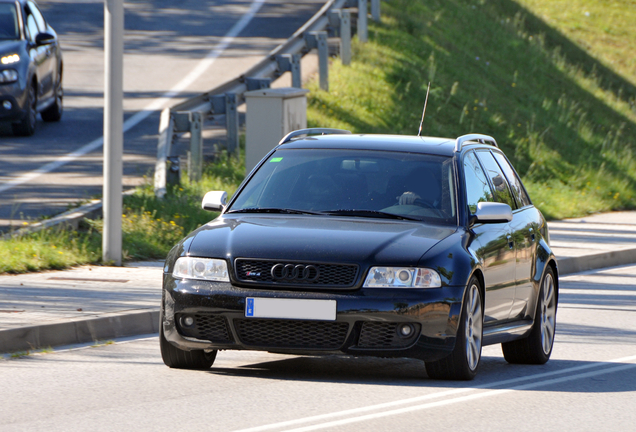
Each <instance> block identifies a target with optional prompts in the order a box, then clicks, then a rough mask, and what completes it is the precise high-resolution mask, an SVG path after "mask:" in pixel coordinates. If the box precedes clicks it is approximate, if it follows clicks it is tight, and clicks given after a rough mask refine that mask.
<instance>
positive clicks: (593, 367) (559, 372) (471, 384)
mask: <svg viewBox="0 0 636 432" xmlns="http://www.w3.org/2000/svg"><path fill="white" fill-rule="evenodd" d="M622 366H624V369H623V370H622V371H615V372H607V373H601V372H602V371H604V370H606V371H609V370H610V369H614V368H618V367H622ZM635 369H636V364H633V363H613V362H588V361H575V360H550V361H549V362H548V363H547V364H545V365H510V364H508V363H506V361H505V360H504V359H503V358H498V357H484V358H483V359H482V364H481V366H480V370H479V373H478V375H477V378H475V380H473V381H437V380H430V379H428V377H427V375H426V371H425V369H424V363H423V362H422V361H419V360H414V359H381V358H354V357H348V356H331V357H295V358H286V359H281V360H277V361H268V362H263V363H254V364H250V365H245V366H240V367H237V368H219V367H213V368H212V369H211V371H210V372H209V374H214V375H226V376H235V377H246V378H261V379H274V380H289V381H307V382H332V383H342V384H363V385H387V386H396V385H399V386H405V387H435V388H439V387H442V388H449V389H454V388H479V389H516V390H526V389H524V388H522V387H523V386H524V385H528V383H532V384H531V385H530V387H531V388H528V389H527V390H533V391H551V392H585V393H604V392H632V391H636V374H635V373H634V370H635ZM595 372H596V373H595ZM585 373H588V375H590V376H582V377H579V378H573V379H571V380H562V381H564V382H552V380H557V379H559V378H563V377H569V376H573V375H577V374H585ZM619 373H620V374H621V375H618V374H619ZM590 383H593V385H590Z"/></svg>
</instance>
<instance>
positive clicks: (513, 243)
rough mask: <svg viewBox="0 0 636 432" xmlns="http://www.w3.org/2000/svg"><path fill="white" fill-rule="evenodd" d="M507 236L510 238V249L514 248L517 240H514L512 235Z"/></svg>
mask: <svg viewBox="0 0 636 432" xmlns="http://www.w3.org/2000/svg"><path fill="white" fill-rule="evenodd" d="M506 238H507V239H508V247H509V248H510V249H514V247H515V242H514V241H513V240H512V237H511V236H507V237H506Z"/></svg>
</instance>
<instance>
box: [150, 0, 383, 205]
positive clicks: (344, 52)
mask: <svg viewBox="0 0 636 432" xmlns="http://www.w3.org/2000/svg"><path fill="white" fill-rule="evenodd" d="M369 2H370V3H371V17H372V19H373V20H375V21H379V20H380V0H329V1H327V2H326V3H325V5H324V6H323V7H322V8H321V9H320V10H319V11H318V12H317V13H316V14H315V15H314V16H313V17H312V18H311V19H310V20H309V21H307V22H306V23H305V25H303V26H302V27H301V28H300V29H298V30H297V31H296V32H295V33H294V34H293V35H292V36H291V37H290V38H289V39H287V41H285V42H284V43H283V44H281V45H279V46H278V47H277V48H275V49H274V50H272V51H271V52H270V53H269V54H268V55H267V56H266V57H265V58H264V59H263V60H261V61H260V62H259V63H258V64H256V65H255V66H254V67H252V68H251V69H249V70H248V71H247V72H245V73H243V74H241V75H239V76H237V77H236V78H234V79H232V80H230V81H228V82H226V83H224V84H222V85H220V86H218V87H215V88H214V89H212V90H210V91H208V92H206V93H203V94H200V95H197V96H194V97H192V98H190V99H188V100H186V101H184V102H181V103H180V104H177V105H175V106H173V107H171V108H166V109H164V110H163V111H162V112H161V120H160V122H159V141H158V143H157V162H156V165H155V176H154V189H155V194H156V196H157V197H159V198H162V197H163V196H164V195H165V194H166V185H167V183H168V182H170V180H171V178H172V180H173V181H174V177H176V176H175V174H176V173H178V172H179V155H175V154H173V152H174V150H175V148H174V147H175V146H174V143H175V140H176V138H177V137H178V136H179V134H181V133H187V132H189V133H190V152H189V155H188V165H189V169H188V175H189V177H190V179H191V180H198V179H200V178H201V167H202V147H203V144H202V128H203V124H204V122H205V121H206V120H222V119H223V117H225V128H226V131H227V150H228V151H229V152H234V151H236V150H238V143H239V114H238V107H239V106H240V105H241V104H242V103H244V102H245V99H244V97H243V94H244V93H245V92H247V91H251V90H259V89H263V88H268V87H270V85H271V83H272V82H273V81H274V80H276V79H277V78H279V77H280V76H281V75H283V74H284V73H285V72H291V76H292V87H297V88H301V69H300V60H301V58H302V57H303V56H304V55H305V54H307V53H309V52H310V51H311V50H313V49H316V50H317V51H318V74H319V83H320V88H321V89H323V90H325V91H328V90H329V79H328V74H329V52H328V45H327V38H328V36H330V35H332V36H338V37H339V38H340V57H341V59H342V63H343V64H345V65H348V64H349V63H350V62H351V11H350V10H349V9H348V8H351V7H357V12H358V13H357V19H358V21H357V34H358V38H359V40H360V41H361V42H366V41H367V16H368V6H369V5H368V3H369ZM361 11H362V12H361Z"/></svg>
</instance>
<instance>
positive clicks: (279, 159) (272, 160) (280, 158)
mask: <svg viewBox="0 0 636 432" xmlns="http://www.w3.org/2000/svg"><path fill="white" fill-rule="evenodd" d="M282 160H283V158H282V157H278V158H271V159H270V160H269V161H270V162H280V161H282Z"/></svg>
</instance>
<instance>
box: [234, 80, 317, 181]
mask: <svg viewBox="0 0 636 432" xmlns="http://www.w3.org/2000/svg"><path fill="white" fill-rule="evenodd" d="M307 93H309V90H304V89H299V88H293V87H284V88H274V89H269V88H268V89H262V90H254V91H249V92H246V93H244V96H245V102H246V104H247V112H246V114H245V126H246V132H245V170H246V172H247V173H249V172H250V171H251V170H252V169H253V168H254V167H255V166H256V164H257V163H259V162H260V160H261V159H263V157H264V156H265V155H266V154H267V153H269V151H270V150H271V149H273V148H274V147H275V146H276V145H277V144H278V142H279V141H280V140H281V139H282V138H283V137H284V136H285V135H287V134H288V133H289V132H291V131H294V130H297V129H305V128H306V127H307Z"/></svg>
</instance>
